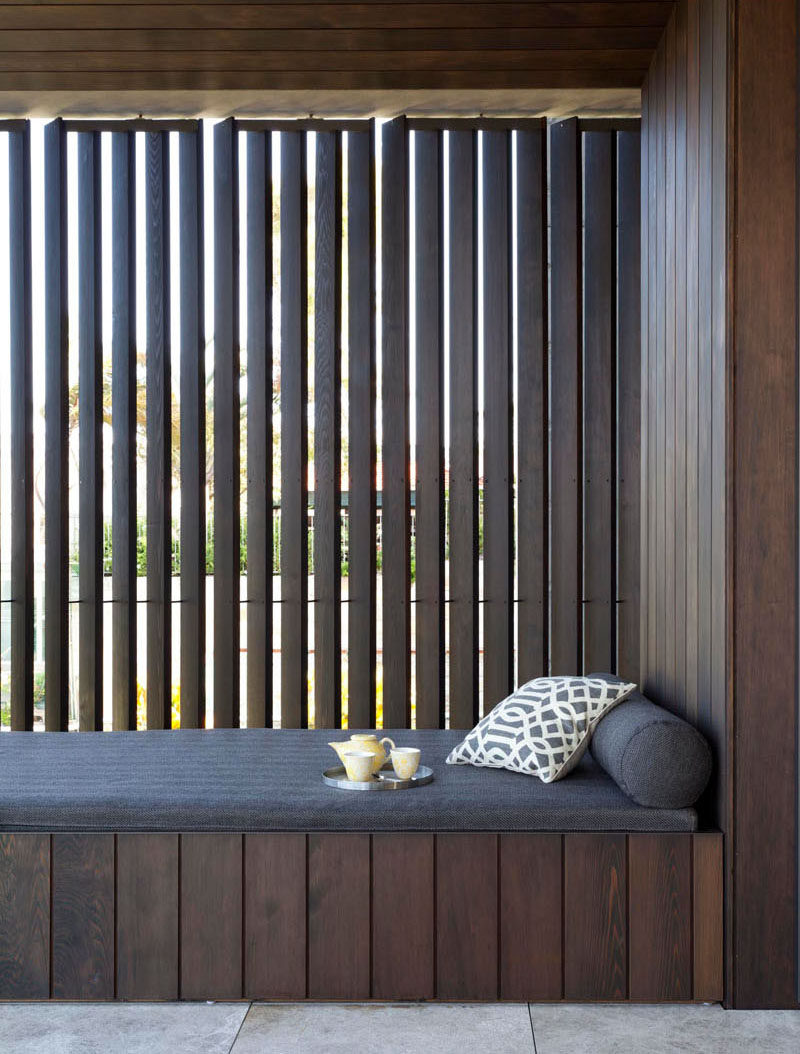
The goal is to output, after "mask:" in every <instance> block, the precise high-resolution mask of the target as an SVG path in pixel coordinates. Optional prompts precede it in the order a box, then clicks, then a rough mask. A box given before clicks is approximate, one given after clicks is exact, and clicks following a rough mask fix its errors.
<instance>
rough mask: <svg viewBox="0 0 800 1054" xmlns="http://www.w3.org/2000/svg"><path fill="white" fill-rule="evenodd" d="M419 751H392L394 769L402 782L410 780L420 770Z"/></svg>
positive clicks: (399, 749) (399, 748) (411, 748)
mask: <svg viewBox="0 0 800 1054" xmlns="http://www.w3.org/2000/svg"><path fill="white" fill-rule="evenodd" d="M419 755H420V752H419V749H418V748H417V747H394V749H393V750H392V754H391V757H392V767H393V768H394V771H395V775H396V776H397V778H398V779H400V780H410V779H411V777H412V776H413V775H414V773H415V772H416V771H417V769H418V768H419Z"/></svg>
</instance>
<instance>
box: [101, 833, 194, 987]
mask: <svg viewBox="0 0 800 1054" xmlns="http://www.w3.org/2000/svg"><path fill="white" fill-rule="evenodd" d="M178 839H179V836H178V835H177V834H169V833H157V834H156V833H153V834H144V833H141V834H140V833H136V834H118V835H117V881H116V897H117V955H116V961H117V966H116V969H117V998H118V999H141V1000H160V999H177V998H178V992H179V988H178V983H179V967H178V939H179V920H178V889H179V881H178V852H179V849H178Z"/></svg>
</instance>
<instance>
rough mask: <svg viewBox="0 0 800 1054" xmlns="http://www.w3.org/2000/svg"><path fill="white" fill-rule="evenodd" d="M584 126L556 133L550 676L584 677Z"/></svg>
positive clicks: (572, 124) (557, 127) (558, 128)
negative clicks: (581, 140) (581, 129)
mask: <svg viewBox="0 0 800 1054" xmlns="http://www.w3.org/2000/svg"><path fill="white" fill-rule="evenodd" d="M578 146H579V144H578V124H577V121H576V120H574V119H572V120H568V121H561V122H559V123H558V124H554V125H552V126H551V128H550V173H551V175H550V268H551V273H550V290H551V293H550V502H551V509H550V516H551V520H550V588H551V596H552V600H551V613H550V633H551V638H550V673H551V674H552V675H560V674H572V673H575V672H576V671H579V670H581V669H582V663H581V658H582V656H581V647H580V638H581V631H580V621H579V607H578V604H579V600H580V599H581V567H582V563H583V561H582V554H581V539H580V536H579V529H578V528H579V524H580V511H581V487H580V477H581V473H580V467H581V466H580V419H579V418H580V415H579V399H580V393H581V384H582V381H581V361H580V360H581V355H580V325H581V318H580V315H581V311H580V301H581V297H580V293H579V290H580V273H581V272H580V267H581V264H580V236H579V231H580V225H579V216H580V168H579V161H580V154H579V151H578Z"/></svg>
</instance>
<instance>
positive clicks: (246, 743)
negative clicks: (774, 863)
mask: <svg viewBox="0 0 800 1054" xmlns="http://www.w3.org/2000/svg"><path fill="white" fill-rule="evenodd" d="M351 731H356V730H355V729H353V730H351ZM386 734H387V735H389V736H391V738H392V739H393V740H394V741H395V742H396V743H397V745H398V746H412V745H413V746H418V747H421V749H422V761H423V763H424V764H427V765H431V766H432V767H433V769H434V772H435V774H436V775H435V779H434V781H433V782H432V783H430V784H428V785H427V786H424V787H419V788H417V789H415V790H410V791H398V792H394V793H383V794H381V793H378V794H361V793H357V792H354V791H341V790H336V789H335V788H333V787H328V786H326V785H325V784H324V783H323V782H322V778H321V776H322V770H323V769H324V768H328V767H331V766H333V765H336V764H338V761H337V758H336V755H335V754H334V752H333V751H332V750H331V748H330V747H329V746H328V745H327V744H328V741H329V740H339V739H347V738H348V737H349V735H350V732H341V731H340V732H335V731H331V730H327V731H326V730H319V731H308V730H305V731H302V730H292V729H218V730H213V731H212V730H209V731H202V730H188V729H187V730H184V731H180V732H178V731H176V732H168V731H164V732H161V731H150V732H81V733H64V732H34V733H31V732H4V733H2V735H0V829H4V830H24V829H35V830H42V831H68V830H108V831H126V830H127V831H133V830H151V831H153V830H170V831H225V830H231V831H693V830H695V829H696V827H697V815H696V813H695V812H694V811H693V810H691V809H643V808H642V807H641V806H640V805H637V804H636V803H635V802H633V801H631V799H630V798H628V797H626V796H625V795H624V794H623V793H622V791H621V790H620V789H619V787H618V786H617V785H616V783H614V781H613V780H612V779H611V777H610V776H608V775H607V774H606V773H605V772H604V771H603V770H602V769H601V768H600V767H599V766H598V765H596V764H595V763H594V762H593V761H591V759H589V758H585V759H584V760H583V761H582V762H581V764H580V765H579V766H578V767H577V768H576V769H575V771H574V772H573V773H572V774H571V775H570V776H569V777H568V778H567V779H565V780H562V781H561V782H560V783H555V784H544V783H540V781H539V780H532V779H531V778H530V777H528V776H521V775H518V774H517V773H513V772H504V771H493V770H489V769H478V768H473V767H471V766H460V765H459V766H452V765H445V758H446V757H447V755H448V754H449V753H450V751H451V750H452V749H453V747H454V746H455V745H456V743H458V742H459V741H460V740H461V738H462V736H463V732H459V731H408V730H407V729H406V730H399V731H391V730H389V731H387V732H386Z"/></svg>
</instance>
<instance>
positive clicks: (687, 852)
mask: <svg viewBox="0 0 800 1054" xmlns="http://www.w3.org/2000/svg"><path fill="white" fill-rule="evenodd" d="M628 841H629V850H628V851H629V868H630V870H629V873H628V898H629V909H628V910H629V929H628V940H629V953H628V954H629V972H630V992H629V995H630V998H631V999H632V1000H633V1001H634V1002H639V1003H655V1002H661V1001H667V1002H681V1001H683V1000H688V999H691V997H692V963H691V942H692V936H691V935H692V861H691V853H692V846H691V838H690V836H689V835H685V834H632V835H630V836H629V839H628Z"/></svg>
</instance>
